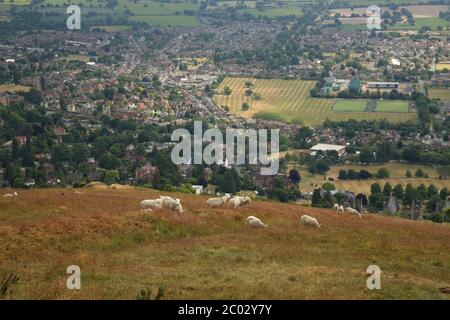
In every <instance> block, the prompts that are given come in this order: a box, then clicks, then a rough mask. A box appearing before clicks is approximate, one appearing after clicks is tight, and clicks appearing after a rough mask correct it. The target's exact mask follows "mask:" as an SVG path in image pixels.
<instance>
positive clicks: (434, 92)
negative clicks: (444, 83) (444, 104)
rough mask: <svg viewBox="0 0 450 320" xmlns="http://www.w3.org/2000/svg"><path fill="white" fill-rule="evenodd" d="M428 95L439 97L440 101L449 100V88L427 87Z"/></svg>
mask: <svg viewBox="0 0 450 320" xmlns="http://www.w3.org/2000/svg"><path fill="white" fill-rule="evenodd" d="M428 96H429V97H430V98H437V99H441V100H442V101H450V89H443V88H429V89H428Z"/></svg>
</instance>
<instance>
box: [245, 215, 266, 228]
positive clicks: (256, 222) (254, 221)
mask: <svg viewBox="0 0 450 320" xmlns="http://www.w3.org/2000/svg"><path fill="white" fill-rule="evenodd" d="M247 223H248V225H249V226H251V227H264V228H267V227H268V225H267V224H264V223H263V222H262V221H261V220H260V219H258V218H257V217H255V216H248V217H247Z"/></svg>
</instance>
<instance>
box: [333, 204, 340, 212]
mask: <svg viewBox="0 0 450 320" xmlns="http://www.w3.org/2000/svg"><path fill="white" fill-rule="evenodd" d="M333 209H334V210H336V211H337V210H338V209H339V205H338V204H337V203H335V204H334V206H333Z"/></svg>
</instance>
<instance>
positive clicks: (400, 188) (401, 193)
mask: <svg viewBox="0 0 450 320" xmlns="http://www.w3.org/2000/svg"><path fill="white" fill-rule="evenodd" d="M392 192H393V194H394V196H395V197H396V198H397V199H403V197H404V195H405V191H404V190H403V186H402V185H401V184H397V185H396V186H395V187H394V189H393V191H392Z"/></svg>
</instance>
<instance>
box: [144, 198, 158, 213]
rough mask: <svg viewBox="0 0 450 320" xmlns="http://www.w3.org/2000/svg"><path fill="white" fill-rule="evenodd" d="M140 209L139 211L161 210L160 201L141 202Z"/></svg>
mask: <svg viewBox="0 0 450 320" xmlns="http://www.w3.org/2000/svg"><path fill="white" fill-rule="evenodd" d="M140 207H141V210H143V211H153V210H159V209H161V208H162V200H161V199H149V200H142V201H141V203H140Z"/></svg>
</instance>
